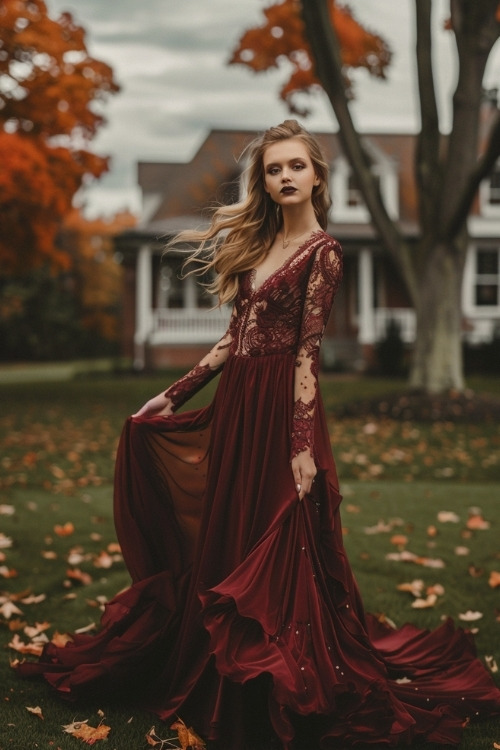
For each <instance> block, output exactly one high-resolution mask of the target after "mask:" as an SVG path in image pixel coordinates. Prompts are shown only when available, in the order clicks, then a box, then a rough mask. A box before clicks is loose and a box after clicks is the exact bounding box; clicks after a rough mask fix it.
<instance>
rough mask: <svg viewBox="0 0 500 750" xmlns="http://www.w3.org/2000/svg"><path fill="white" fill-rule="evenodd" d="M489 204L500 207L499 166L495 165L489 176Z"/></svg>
mask: <svg viewBox="0 0 500 750" xmlns="http://www.w3.org/2000/svg"><path fill="white" fill-rule="evenodd" d="M490 203H491V205H492V206H500V164H497V165H496V167H495V169H494V170H493V173H492V174H491V176H490Z"/></svg>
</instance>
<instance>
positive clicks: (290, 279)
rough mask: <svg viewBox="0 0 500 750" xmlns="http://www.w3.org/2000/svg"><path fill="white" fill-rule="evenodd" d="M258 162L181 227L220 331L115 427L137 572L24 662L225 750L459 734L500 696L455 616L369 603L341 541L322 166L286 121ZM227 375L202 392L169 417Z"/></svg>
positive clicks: (128, 548) (331, 286)
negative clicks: (394, 618) (200, 404)
mask: <svg viewBox="0 0 500 750" xmlns="http://www.w3.org/2000/svg"><path fill="white" fill-rule="evenodd" d="M247 156H248V160H249V166H248V170H247V194H246V196H245V198H244V199H243V200H242V201H240V202H239V203H236V204H234V205H231V206H224V207H222V208H220V209H218V210H217V211H216V212H215V214H214V215H213V219H212V223H211V225H210V227H209V228H208V229H207V231H206V232H201V233H195V234H193V233H184V234H183V235H181V237H180V239H182V240H190V241H194V242H196V243H199V245H200V251H199V253H198V255H197V258H198V260H200V262H201V265H202V269H203V270H214V271H215V272H216V274H217V275H216V280H215V282H214V285H213V288H212V291H214V292H215V293H217V294H218V295H219V299H220V301H221V303H226V302H231V303H232V304H233V313H232V317H231V322H230V325H229V328H228V331H227V333H226V334H225V336H224V337H223V338H222V339H221V340H220V341H219V342H218V344H216V345H215V346H214V348H213V349H212V350H211V351H210V352H209V353H208V354H207V355H206V357H204V358H203V359H202V360H201V362H199V364H198V365H196V367H194V368H193V369H192V370H191V372H189V373H188V374H187V375H185V376H184V377H183V378H181V379H180V380H179V381H177V382H176V383H175V384H174V385H172V386H171V387H170V388H168V389H167V390H166V391H164V392H162V393H160V394H158V395H157V396H155V397H153V398H152V399H151V400H150V401H148V402H147V403H146V404H145V405H144V406H143V407H142V408H141V409H140V410H139V411H138V412H137V414H135V415H134V416H133V417H131V418H130V419H129V420H128V421H127V424H126V426H125V429H124V432H123V435H122V439H121V442H120V446H119V450H118V459H117V468H116V483H115V518H116V527H117V532H118V536H119V539H120V542H121V545H122V549H123V554H124V557H125V560H126V563H127V565H128V568H129V570H130V573H131V576H132V579H133V584H132V586H131V587H130V588H129V589H127V590H126V591H125V592H123V593H121V594H119V595H118V596H117V597H115V599H114V600H113V601H112V602H110V604H109V605H108V606H107V608H106V612H105V615H104V617H103V622H102V626H103V627H102V629H101V631H100V633H99V634H98V635H97V636H94V637H89V636H82V635H79V636H74V641H73V642H72V643H71V644H69V645H68V646H67V647H66V648H62V649H61V648H57V647H55V646H53V645H49V646H47V647H46V649H45V652H44V655H43V657H42V660H41V662H39V663H38V664H36V665H29V666H28V665H24V666H23V667H21V669H22V671H23V672H24V673H30V672H31V673H33V672H36V673H43V674H44V676H45V677H46V678H47V679H48V680H49V681H50V682H51V683H52V684H53V685H55V686H56V687H57V688H58V689H59V690H60V692H61V693H62V694H63V695H65V696H66V697H71V698H78V697H80V696H83V697H84V696H88V695H89V694H90V695H92V696H93V697H95V696H96V694H98V692H99V691H101V692H103V693H104V694H106V695H108V696H109V694H110V691H112V693H113V695H116V694H120V695H122V696H126V698H127V699H129V700H135V701H138V700H140V701H141V702H142V703H144V704H145V705H146V706H148V707H149V708H150V709H152V710H153V711H155V712H156V713H157V714H158V715H159V716H160V717H161V718H162V719H164V720H165V721H168V722H171V721H172V720H173V719H174V718H175V717H176V716H177V715H179V716H180V717H181V718H182V719H183V720H184V721H185V722H186V723H187V724H190V725H193V726H194V727H195V728H196V729H197V731H198V732H199V733H201V734H202V735H203V736H204V738H205V739H206V740H208V741H209V743H210V746H211V747H214V748H217V749H218V750H243V749H244V748H245V747H248V748H252V749H253V750H257V748H258V747H262V746H265V747H270V745H269V742H271V744H272V746H273V747H282V748H286V749H287V750H290V749H291V748H292V747H293V748H296V747H304V748H307V750H313V748H316V747H322V748H330V747H339V748H340V747H341V748H347V747H349V746H352V745H356V744H359V743H368V744H372V745H376V746H382V745H384V746H385V745H396V744H398V743H401V744H408V743H410V742H411V741H412V740H413V739H415V738H418V737H421V738H423V739H424V740H425V741H428V742H437V743H444V744H453V743H458V742H459V738H460V735H461V731H462V725H463V723H464V720H465V718H466V717H472V716H474V715H475V714H476V713H477V712H479V713H480V714H483V713H488V712H489V713H494V712H498V711H499V710H500V691H498V690H497V688H496V687H495V686H494V684H493V682H492V680H491V679H490V677H489V676H488V675H487V673H486V671H485V670H484V668H483V667H482V665H481V663H480V662H479V661H478V660H477V659H476V658H475V656H474V652H473V648H472V646H471V643H470V641H469V639H468V637H467V636H466V635H465V634H464V633H462V632H461V631H457V630H455V629H454V627H453V624H452V623H451V622H447V623H445V624H444V625H442V626H441V627H440V628H439V629H438V630H436V631H434V632H433V633H428V632H422V631H419V630H418V629H416V628H414V627H412V626H410V625H406V626H405V627H403V628H402V629H401V630H393V629H391V628H389V627H387V626H383V625H381V624H380V623H378V622H377V621H376V620H375V618H373V617H370V616H367V615H365V614H364V611H363V607H362V604H361V601H360V597H359V594H358V590H357V587H356V584H355V581H354V579H353V576H352V573H351V569H350V567H349V564H348V561H347V559H346V555H345V551H344V547H343V543H342V531H341V523H340V515H339V505H340V500H341V498H340V495H339V491H338V481H337V475H336V471H335V465H334V461H333V457H332V454H331V450H330V440H329V435H328V430H327V426H326V421H325V414H324V410H323V406H322V403H321V396H320V392H319V389H318V363H319V347H320V343H321V338H322V335H323V331H324V328H325V325H326V322H327V319H328V316H329V314H330V310H331V307H332V302H333V297H334V294H335V291H336V289H337V287H338V284H339V283H340V280H341V275H342V254H341V249H340V246H339V245H338V243H337V242H336V241H335V240H333V239H332V238H331V237H330V236H329V235H328V234H327V233H326V231H325V230H326V228H327V213H328V208H329V197H328V175H327V166H326V163H325V160H324V158H323V156H322V154H321V152H320V150H319V147H318V144H317V142H316V140H315V139H314V138H313V137H312V136H311V135H310V134H309V133H308V132H307V131H305V130H304V129H303V128H302V127H301V126H300V125H299V124H298V123H297V122H295V121H294V120H288V121H286V122H284V123H282V124H281V125H279V126H277V127H274V128H270V129H269V130H268V131H266V132H265V133H264V134H263V135H262V136H261V137H260V138H258V139H257V140H256V141H255V142H254V143H253V144H252V146H251V147H250V149H249V151H248V154H247ZM218 373H221V376H220V381H219V384H218V387H217V390H216V394H215V397H214V400H213V402H212V403H211V404H210V406H208V407H206V408H204V409H201V410H196V411H184V412H182V413H176V410H177V409H178V408H179V407H180V406H181V405H182V404H184V402H186V401H187V400H188V399H189V398H190V396H192V395H193V394H194V393H195V392H196V391H197V390H199V389H200V388H201V387H202V386H203V385H204V384H205V383H207V382H208V381H209V380H210V379H211V378H213V377H214V376H215V375H216V374H218ZM301 736H302V738H303V742H302V744H301ZM262 743H264V745H263V744H262ZM266 743H267V744H266Z"/></svg>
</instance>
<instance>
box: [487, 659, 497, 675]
mask: <svg viewBox="0 0 500 750" xmlns="http://www.w3.org/2000/svg"><path fill="white" fill-rule="evenodd" d="M484 660H485V662H486V666H487V667H488V669H489V670H490V671H491V672H493V673H494V674H496V672H498V664H497V663H496V661H495V657H494V656H485V657H484Z"/></svg>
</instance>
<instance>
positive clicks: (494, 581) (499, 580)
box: [488, 570, 500, 589]
mask: <svg viewBox="0 0 500 750" xmlns="http://www.w3.org/2000/svg"><path fill="white" fill-rule="evenodd" d="M488 584H489V585H490V586H491V588H492V589H496V588H497V586H500V572H499V571H498V570H492V571H491V573H490V577H489V579H488Z"/></svg>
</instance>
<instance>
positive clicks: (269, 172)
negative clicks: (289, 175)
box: [267, 167, 279, 174]
mask: <svg viewBox="0 0 500 750" xmlns="http://www.w3.org/2000/svg"><path fill="white" fill-rule="evenodd" d="M278 172H279V169H278V167H271V168H270V169H268V171H267V173H268V174H278Z"/></svg>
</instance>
